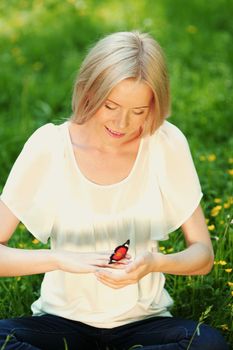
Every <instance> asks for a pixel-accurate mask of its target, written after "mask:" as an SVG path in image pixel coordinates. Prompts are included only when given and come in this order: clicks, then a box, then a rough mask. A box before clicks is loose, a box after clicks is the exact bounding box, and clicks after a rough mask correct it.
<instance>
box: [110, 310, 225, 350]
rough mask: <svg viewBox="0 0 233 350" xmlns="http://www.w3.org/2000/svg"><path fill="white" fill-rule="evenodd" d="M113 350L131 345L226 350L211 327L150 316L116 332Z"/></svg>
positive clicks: (223, 341) (173, 348) (219, 335)
mask: <svg viewBox="0 0 233 350" xmlns="http://www.w3.org/2000/svg"><path fill="white" fill-rule="evenodd" d="M116 331H117V332H118V337H117V338H116V340H115V343H114V344H113V345H114V347H115V349H118V350H120V349H121V350H122V349H123V348H125V349H128V348H129V347H130V346H133V345H137V344H138V345H141V346H143V347H142V348H141V349H148V350H149V349H155V350H157V349H158V350H160V349H161V350H163V349H164V350H166V349H167V350H168V349H172V350H180V349H187V348H188V347H189V346H190V347H189V349H190V350H194V349H195V350H203V349H205V350H227V349H228V347H227V344H226V342H225V340H224V338H223V337H222V335H221V334H220V333H219V332H218V331H217V330H216V329H214V328H212V327H210V326H208V325H206V324H201V325H199V326H198V322H195V321H192V320H185V319H181V318H176V317H153V318H149V319H147V320H144V321H142V322H141V321H139V322H135V323H132V324H130V325H127V326H123V327H118V329H116Z"/></svg>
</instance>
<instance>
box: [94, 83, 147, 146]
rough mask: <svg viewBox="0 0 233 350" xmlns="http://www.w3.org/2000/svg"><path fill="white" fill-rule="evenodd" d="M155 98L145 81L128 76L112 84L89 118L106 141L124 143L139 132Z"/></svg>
mask: <svg viewBox="0 0 233 350" xmlns="http://www.w3.org/2000/svg"><path fill="white" fill-rule="evenodd" d="M152 99H153V92H152V90H151V89H150V87H149V86H148V85H147V84H146V83H143V82H136V81H135V80H134V79H125V80H123V81H122V82H120V83H119V84H117V85H116V86H115V88H113V90H112V91H111V93H110V94H109V95H108V97H107V99H106V100H105V101H104V103H103V104H102V106H101V107H100V108H99V109H98V111H97V112H96V113H95V114H94V116H93V117H92V118H91V119H90V122H91V124H92V125H93V126H94V127H95V131H96V132H97V133H98V136H99V137H101V138H102V140H103V141H104V142H107V143H110V144H112V143H117V144H119V143H120V144H123V143H125V142H128V141H130V140H133V139H134V138H135V137H137V136H139V135H140V133H141V130H142V128H143V125H144V123H145V120H146V118H147V116H148V114H149V111H150V105H151V102H152Z"/></svg>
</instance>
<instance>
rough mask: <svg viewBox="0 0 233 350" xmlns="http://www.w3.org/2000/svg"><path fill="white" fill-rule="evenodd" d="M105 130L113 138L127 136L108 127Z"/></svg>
mask: <svg viewBox="0 0 233 350" xmlns="http://www.w3.org/2000/svg"><path fill="white" fill-rule="evenodd" d="M105 129H106V130H107V132H108V134H109V135H111V136H113V137H118V138H119V137H123V136H124V135H125V134H124V133H122V132H119V131H115V130H112V129H110V128H108V127H107V126H105Z"/></svg>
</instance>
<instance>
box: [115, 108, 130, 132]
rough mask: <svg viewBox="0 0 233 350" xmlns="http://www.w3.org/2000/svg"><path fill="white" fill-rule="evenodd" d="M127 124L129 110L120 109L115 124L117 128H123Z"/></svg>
mask: <svg viewBox="0 0 233 350" xmlns="http://www.w3.org/2000/svg"><path fill="white" fill-rule="evenodd" d="M128 125H129V112H128V111H121V112H120V113H119V115H118V116H117V118H116V126H117V127H118V128H119V129H125V128H126V127H127V126H128Z"/></svg>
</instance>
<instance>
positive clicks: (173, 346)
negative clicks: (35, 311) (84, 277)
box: [0, 315, 228, 350]
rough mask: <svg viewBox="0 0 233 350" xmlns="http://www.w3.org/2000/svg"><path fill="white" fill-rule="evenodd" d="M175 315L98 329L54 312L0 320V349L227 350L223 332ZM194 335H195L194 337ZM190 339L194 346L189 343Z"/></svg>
mask: <svg viewBox="0 0 233 350" xmlns="http://www.w3.org/2000/svg"><path fill="white" fill-rule="evenodd" d="M196 326H197V323H196V322H194V321H190V320H182V319H178V318H175V317H153V318H149V319H146V320H144V321H138V322H133V323H131V324H128V325H125V326H119V327H115V328H110V329H108V328H95V327H91V326H88V325H86V324H83V323H81V322H76V321H71V320H67V319H65V318H62V317H57V316H53V315H43V316H33V317H21V318H13V319H6V320H0V350H1V349H2V348H4V349H5V350H13V349H17V350H36V349H37V350H38V349H43V350H52V349H56V350H66V349H68V350H87V349H92V350H95V349H96V350H107V349H108V350H110V349H111V350H128V349H129V348H130V347H132V346H135V345H138V347H134V349H136V348H137V349H145V350H152V349H153V350H181V349H182V350H185V349H189V350H194V349H195V350H227V349H228V346H227V344H226V342H225V340H224V338H223V337H222V336H221V334H220V333H219V332H218V331H217V330H215V329H213V328H211V327H209V326H207V325H204V324H202V325H201V326H200V329H199V331H198V332H195V330H196ZM193 334H195V335H194V336H193ZM190 342H191V345H190V346H189V344H190Z"/></svg>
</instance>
